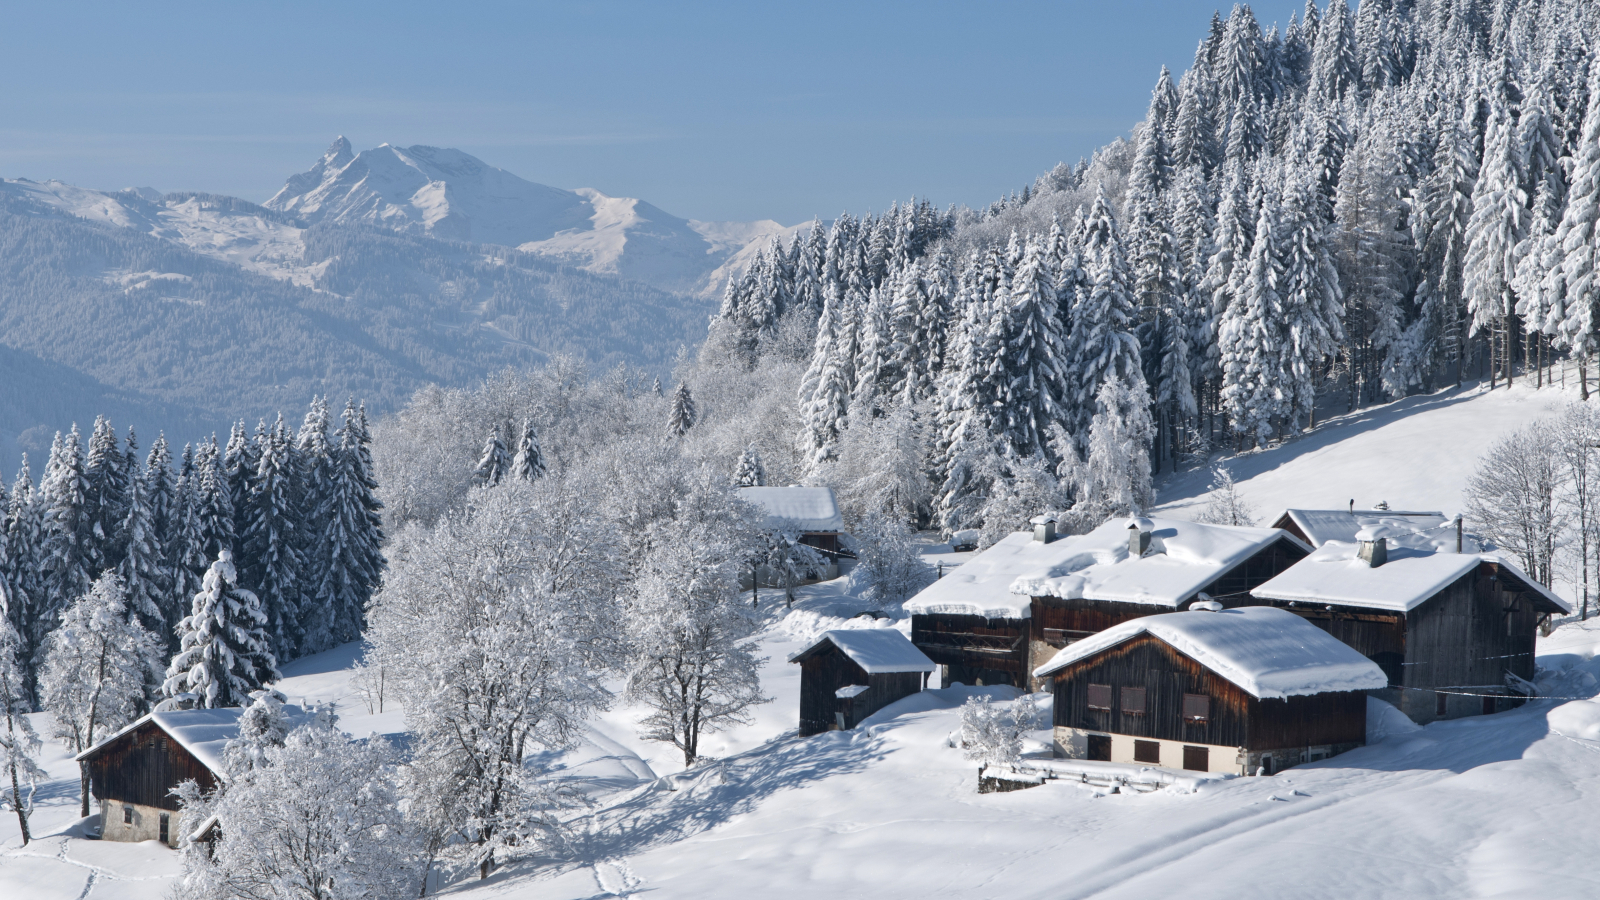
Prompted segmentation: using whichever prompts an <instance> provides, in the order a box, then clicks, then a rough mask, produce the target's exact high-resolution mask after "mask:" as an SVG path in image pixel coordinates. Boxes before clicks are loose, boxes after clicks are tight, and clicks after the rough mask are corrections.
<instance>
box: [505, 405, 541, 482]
mask: <svg viewBox="0 0 1600 900" xmlns="http://www.w3.org/2000/svg"><path fill="white" fill-rule="evenodd" d="M544 473H545V468H544V451H543V450H542V449H540V447H539V432H538V431H537V430H536V429H535V428H534V427H533V420H532V419H523V420H522V434H521V435H520V436H519V437H518V438H517V455H516V456H514V457H512V458H511V477H513V478H520V479H522V480H523V481H534V480H535V479H539V478H543V477H544Z"/></svg>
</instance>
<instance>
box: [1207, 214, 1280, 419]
mask: <svg viewBox="0 0 1600 900" xmlns="http://www.w3.org/2000/svg"><path fill="white" fill-rule="evenodd" d="M1275 205H1276V204H1275V203H1269V204H1264V205H1263V206H1262V208H1261V216H1260V218H1259V219H1257V221H1256V227H1255V235H1256V238H1255V242H1254V244H1253V245H1252V246H1251V249H1250V258H1249V260H1248V261H1247V263H1246V265H1248V267H1249V274H1248V275H1246V277H1245V281H1244V292H1243V293H1242V294H1241V295H1240V296H1238V297H1236V298H1235V299H1234V301H1233V302H1232V303H1231V304H1229V306H1228V308H1227V309H1226V310H1224V311H1223V314H1222V319H1221V321H1220V322H1219V323H1218V325H1217V343H1218V346H1219V349H1220V350H1221V352H1222V394H1221V397H1222V404H1223V408H1224V409H1225V410H1226V412H1227V414H1228V420H1229V421H1230V423H1231V424H1232V427H1233V430H1234V431H1235V432H1237V433H1238V434H1240V435H1241V436H1242V437H1243V438H1244V439H1245V440H1247V441H1250V442H1252V443H1253V444H1255V445H1256V446H1262V445H1265V444H1266V443H1267V441H1268V440H1269V439H1270V438H1271V437H1272V433H1273V429H1274V427H1275V426H1277V427H1281V426H1282V424H1283V418H1284V416H1285V414H1286V413H1287V412H1288V411H1289V402H1288V400H1289V398H1288V397H1287V396H1286V395H1285V388H1287V387H1288V386H1289V385H1288V383H1287V380H1286V378H1285V368H1286V367H1285V365H1284V360H1283V357H1282V353H1283V350H1284V347H1283V344H1282V342H1281V339H1280V334H1279V331H1278V328H1279V323H1282V322H1284V320H1285V316H1284V312H1285V311H1284V304H1283V294H1282V281H1283V271H1282V264H1281V261H1280V256H1279V254H1280V248H1279V247H1278V242H1279V240H1280V239H1279V237H1278V234H1277V228H1278V221H1277V218H1276V217H1275V216H1274V215H1273V212H1272V207H1273V206H1275Z"/></svg>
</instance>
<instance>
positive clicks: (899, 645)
mask: <svg viewBox="0 0 1600 900" xmlns="http://www.w3.org/2000/svg"><path fill="white" fill-rule="evenodd" d="M789 661H790V662H792V663H799V664H800V736H801V737H808V736H810V735H813V734H820V733H821V732H824V731H833V730H839V731H848V730H850V729H852V728H854V727H856V725H858V724H860V722H861V720H862V719H865V718H866V717H867V716H870V715H872V714H873V713H875V712H877V711H878V710H880V709H882V708H883V707H885V706H888V705H889V704H890V703H893V702H894V701H896V700H899V699H900V698H902V697H908V696H910V695H912V694H915V693H917V692H918V691H920V690H922V689H923V687H924V686H926V684H927V681H928V673H930V672H932V671H933V670H934V669H936V668H937V666H935V665H934V663H933V660H931V659H929V658H928V657H926V656H924V655H923V654H922V652H921V651H919V650H918V649H917V648H916V647H915V646H914V645H913V644H912V643H911V642H910V641H909V640H906V636H905V635H903V634H901V633H900V632H898V631H895V630H894V629H891V628H870V629H858V630H849V629H847V630H839V631H827V632H823V634H822V636H821V637H819V638H817V640H816V641H815V642H814V643H812V644H811V646H809V647H807V648H805V649H804V650H801V651H800V652H799V653H796V654H794V655H793V656H791V657H789Z"/></svg>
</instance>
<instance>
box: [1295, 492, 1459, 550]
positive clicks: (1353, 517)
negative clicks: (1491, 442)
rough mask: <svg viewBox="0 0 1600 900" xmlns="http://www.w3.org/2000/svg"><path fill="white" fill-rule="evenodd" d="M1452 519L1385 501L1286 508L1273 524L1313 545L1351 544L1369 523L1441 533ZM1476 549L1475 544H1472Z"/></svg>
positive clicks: (1403, 529) (1440, 514)
mask: <svg viewBox="0 0 1600 900" xmlns="http://www.w3.org/2000/svg"><path fill="white" fill-rule="evenodd" d="M1450 523H1451V520H1450V519H1447V518H1445V515H1444V513H1442V512H1410V511H1406V510H1392V509H1389V505H1388V504H1387V503H1382V504H1379V505H1378V506H1376V507H1374V508H1373V509H1356V508H1355V503H1354V502H1352V503H1351V504H1350V508H1349V509H1286V510H1284V511H1283V514H1282V515H1280V516H1278V519H1277V521H1275V522H1273V523H1272V527H1273V528H1282V529H1283V530H1284V531H1287V532H1289V533H1290V534H1292V535H1294V536H1295V537H1297V538H1299V539H1300V540H1302V541H1305V542H1306V543H1307V544H1310V545H1311V546H1312V547H1321V546H1322V545H1323V544H1326V543H1327V542H1329V541H1343V542H1344V543H1347V544H1348V543H1353V542H1354V541H1355V539H1356V532H1357V531H1360V530H1361V529H1362V528H1365V527H1366V526H1368V525H1387V526H1390V527H1393V528H1395V529H1398V530H1400V531H1430V530H1433V531H1437V532H1438V533H1440V534H1444V533H1445V531H1447V530H1448V526H1449V525H1450ZM1473 549H1477V545H1476V544H1474V545H1473Z"/></svg>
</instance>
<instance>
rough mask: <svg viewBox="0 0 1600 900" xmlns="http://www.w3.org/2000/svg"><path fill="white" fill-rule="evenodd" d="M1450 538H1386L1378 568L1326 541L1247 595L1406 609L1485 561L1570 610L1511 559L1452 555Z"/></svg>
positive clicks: (1345, 546)
mask: <svg viewBox="0 0 1600 900" xmlns="http://www.w3.org/2000/svg"><path fill="white" fill-rule="evenodd" d="M1450 540H1451V548H1450V550H1448V551H1447V550H1443V549H1440V548H1437V547H1433V546H1427V545H1426V543H1425V542H1424V541H1422V540H1408V538H1407V537H1405V536H1402V537H1398V538H1388V539H1386V543H1388V544H1389V546H1388V548H1387V549H1388V561H1387V562H1385V563H1384V564H1383V565H1381V566H1379V567H1377V568H1376V569H1374V568H1372V567H1371V566H1369V565H1368V564H1367V562H1366V561H1365V560H1363V559H1359V558H1358V557H1357V556H1356V550H1357V545H1356V544H1355V543H1353V542H1345V541H1328V542H1327V543H1325V544H1323V545H1322V546H1321V547H1319V548H1318V549H1317V551H1316V552H1315V553H1313V554H1311V555H1310V556H1308V557H1306V558H1305V559H1302V560H1301V561H1299V562H1297V563H1295V564H1294V565H1292V566H1290V567H1289V568H1288V569H1287V570H1285V571H1284V572H1282V573H1280V574H1279V575H1278V576H1277V577H1275V578H1273V579H1272V580H1270V581H1268V582H1266V583H1265V584H1262V585H1260V586H1259V587H1257V588H1255V589H1254V590H1252V591H1251V592H1250V593H1252V594H1254V595H1255V596H1257V597H1261V598H1264V599H1268V600H1292V601H1295V602H1299V603H1323V604H1330V605H1333V606H1360V607H1365V608H1368V609H1385V610H1392V611H1394V612H1409V611H1410V610H1413V609H1416V608H1417V607H1418V606H1420V605H1422V604H1423V603H1424V602H1425V601H1427V600H1428V599H1429V598H1430V597H1432V596H1434V595H1435V594H1437V593H1439V591H1441V590H1443V589H1444V588H1445V587H1447V586H1449V585H1450V584H1453V583H1454V582H1455V581H1456V579H1458V578H1460V577H1462V576H1463V575H1465V574H1467V573H1468V572H1471V571H1472V570H1473V569H1475V568H1477V567H1478V565H1479V564H1480V563H1485V562H1488V563H1493V564H1495V565H1497V566H1500V567H1501V568H1502V569H1504V570H1505V572H1506V574H1507V575H1509V576H1510V579H1511V580H1512V581H1514V582H1519V584H1518V585H1517V586H1518V588H1519V589H1522V590H1529V591H1533V592H1534V593H1536V594H1538V595H1540V596H1541V597H1543V598H1544V599H1546V600H1548V601H1550V602H1551V603H1553V604H1555V605H1556V606H1557V607H1559V608H1560V609H1562V610H1564V611H1566V612H1571V611H1572V607H1571V606H1570V605H1569V604H1568V603H1567V602H1566V601H1565V600H1562V599H1561V598H1560V597H1557V596H1556V595H1555V594H1553V593H1551V592H1550V590H1549V589H1548V588H1546V587H1544V586H1543V585H1541V584H1539V583H1538V582H1537V581H1534V580H1533V579H1532V578H1529V577H1528V576H1527V575H1526V574H1525V573H1524V572H1523V571H1522V570H1521V569H1519V568H1517V566H1516V565H1515V564H1514V563H1512V562H1511V561H1510V560H1507V559H1505V558H1504V557H1502V556H1500V555H1498V554H1494V553H1456V552H1455V551H1454V543H1453V542H1454V535H1452V536H1451V538H1450ZM1408 544H1411V546H1408Z"/></svg>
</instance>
